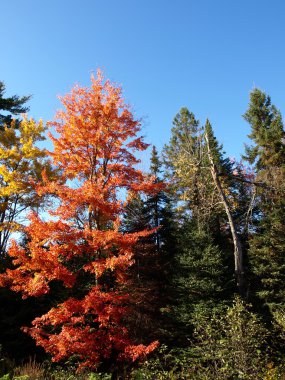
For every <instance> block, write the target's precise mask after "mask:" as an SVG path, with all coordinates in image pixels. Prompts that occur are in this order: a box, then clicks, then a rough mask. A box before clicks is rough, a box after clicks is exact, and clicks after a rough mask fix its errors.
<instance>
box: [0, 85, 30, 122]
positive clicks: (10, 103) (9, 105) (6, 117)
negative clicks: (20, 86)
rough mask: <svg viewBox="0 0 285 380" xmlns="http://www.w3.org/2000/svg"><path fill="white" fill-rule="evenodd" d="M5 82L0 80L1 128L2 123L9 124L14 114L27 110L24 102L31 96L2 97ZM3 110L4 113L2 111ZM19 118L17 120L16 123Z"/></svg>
mask: <svg viewBox="0 0 285 380" xmlns="http://www.w3.org/2000/svg"><path fill="white" fill-rule="evenodd" d="M5 90H6V87H5V84H4V82H2V81H0V112H1V113H0V128H1V129H2V128H3V125H4V124H6V125H8V126H9V125H11V122H12V119H13V117H14V116H17V115H20V114H21V113H25V112H28V111H29V107H27V106H25V104H26V103H27V102H28V101H29V100H30V98H31V96H30V95H29V96H22V97H20V96H18V95H13V96H10V97H8V98H4V94H5ZM2 112H4V113H2ZM18 123H19V120H17V123H16V124H18Z"/></svg>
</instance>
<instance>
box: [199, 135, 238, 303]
mask: <svg viewBox="0 0 285 380" xmlns="http://www.w3.org/2000/svg"><path fill="white" fill-rule="evenodd" d="M205 140H206V144H207V151H208V152H207V153H208V158H209V161H210V169H211V174H212V177H213V180H214V183H215V186H216V188H217V190H218V193H219V195H220V198H221V200H222V203H223V206H224V208H225V211H226V214H227V217H228V221H229V225H230V229H231V234H232V239H233V244H234V260H235V276H236V283H237V287H238V290H239V293H240V295H241V296H244V292H245V279H244V268H243V252H242V245H241V242H240V239H239V236H238V233H237V229H236V225H235V222H234V220H233V216H232V213H231V209H230V206H229V203H228V201H227V198H226V196H225V193H224V190H223V188H222V185H221V181H220V178H219V175H218V170H217V167H216V165H215V163H214V160H213V156H212V151H211V147H210V143H209V139H208V135H207V133H206V134H205Z"/></svg>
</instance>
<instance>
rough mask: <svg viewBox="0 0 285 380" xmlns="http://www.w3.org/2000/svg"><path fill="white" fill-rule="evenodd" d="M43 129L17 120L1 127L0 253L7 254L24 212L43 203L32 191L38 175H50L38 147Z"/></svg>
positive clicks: (19, 227)
mask: <svg viewBox="0 0 285 380" xmlns="http://www.w3.org/2000/svg"><path fill="white" fill-rule="evenodd" d="M45 129H46V128H45V126H44V125H43V123H42V122H41V121H40V122H38V123H37V122H35V121H34V120H33V119H27V118H24V120H22V121H21V122H20V123H19V124H18V125H17V122H16V120H13V121H12V123H11V124H10V125H4V126H3V129H2V131H1V133H0V253H1V254H4V253H5V252H6V248H7V243H8V240H9V237H10V235H11V233H12V232H15V231H20V230H21V229H22V223H23V221H24V217H25V214H26V212H27V211H28V210H35V209H37V208H38V207H39V206H40V205H41V203H42V200H43V199H41V197H40V196H39V195H38V194H37V193H36V189H35V187H36V184H37V183H39V182H40V181H41V178H42V177H41V172H42V171H43V170H44V169H45V170H46V173H47V175H48V176H50V175H52V173H53V170H52V169H51V165H50V163H49V160H48V159H47V157H46V155H47V153H46V150H45V149H42V148H40V147H39V146H37V143H38V142H39V141H42V140H44V139H45V137H44V132H45ZM54 174H55V172H54Z"/></svg>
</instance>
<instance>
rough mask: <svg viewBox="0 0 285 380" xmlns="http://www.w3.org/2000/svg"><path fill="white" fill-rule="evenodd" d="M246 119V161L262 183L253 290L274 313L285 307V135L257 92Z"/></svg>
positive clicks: (253, 251)
mask: <svg viewBox="0 0 285 380" xmlns="http://www.w3.org/2000/svg"><path fill="white" fill-rule="evenodd" d="M244 117H245V119H246V120H247V121H248V122H249V124H250V125H251V134H250V135H249V137H250V138H251V139H252V141H253V142H254V145H253V146H252V147H246V158H247V160H248V161H249V162H250V163H252V164H254V168H255V171H256V181H257V182H258V183H261V184H262V186H258V187H257V206H258V209H259V218H258V225H257V226H256V227H255V230H254V231H253V234H252V238H251V240H250V250H249V257H250V264H251V270H252V272H253V274H254V276H255V277H254V279H253V281H252V288H253V291H254V293H255V294H257V295H258V296H259V297H260V298H261V299H262V300H263V302H264V303H265V304H267V305H269V306H271V307H272V308H273V310H274V309H276V307H278V308H280V307H285V302H284V299H285V298H284V296H285V256H284V251H285V239H284V236H285V227H284V220H285V201H284V199H285V197H284V195H285V186H284V182H285V145H284V143H285V141H284V136H285V132H284V126H283V122H282V117H281V114H280V112H279V111H278V110H277V109H276V107H275V106H274V105H272V104H271V100H270V97H269V96H268V95H266V94H265V93H263V92H262V91H260V90H258V89H254V90H253V91H252V93H251V95H250V103H249V107H248V110H247V111H246V113H245V115H244Z"/></svg>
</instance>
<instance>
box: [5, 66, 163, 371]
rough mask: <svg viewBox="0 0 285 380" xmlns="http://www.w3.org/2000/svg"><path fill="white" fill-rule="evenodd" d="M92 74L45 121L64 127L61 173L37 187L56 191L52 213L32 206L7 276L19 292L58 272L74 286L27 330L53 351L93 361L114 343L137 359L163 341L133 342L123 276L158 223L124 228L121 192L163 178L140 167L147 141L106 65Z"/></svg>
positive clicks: (27, 292) (149, 187)
mask: <svg viewBox="0 0 285 380" xmlns="http://www.w3.org/2000/svg"><path fill="white" fill-rule="evenodd" d="M91 82H92V83H91V87H90V88H82V87H79V86H75V87H74V88H73V90H72V91H71V93H70V94H68V95H66V96H64V97H62V98H61V101H62V104H63V106H64V107H65V109H64V110H62V111H59V112H58V113H57V115H56V121H53V122H50V123H49V125H50V126H52V127H54V128H55V130H56V132H57V134H58V136H59V137H54V136H52V134H50V138H51V139H52V141H53V144H54V151H53V152H52V153H50V155H51V157H52V159H53V163H54V165H55V166H57V167H58V168H59V169H60V170H61V173H62V178H61V179H60V180H58V181H57V182H52V181H49V180H48V179H47V178H44V179H45V183H44V185H43V186H39V187H38V189H37V191H38V192H39V194H50V195H52V196H53V197H54V199H56V201H55V202H54V207H51V208H50V209H49V210H46V211H47V212H49V213H50V215H51V216H52V219H51V220H50V221H43V220H42V219H41V218H40V217H39V216H37V215H34V214H33V215H31V216H30V225H29V226H28V227H27V229H26V232H27V235H28V237H29V242H28V243H27V246H26V247H25V248H23V247H20V246H19V245H17V244H16V243H13V245H12V247H11V249H10V251H9V255H10V256H11V257H12V258H13V260H14V261H13V262H14V265H15V268H14V269H13V270H8V271H7V273H6V274H4V275H3V276H2V280H1V281H2V284H3V283H4V284H9V286H10V287H11V288H12V289H14V290H15V291H20V292H22V294H23V297H27V296H40V295H44V294H46V293H48V292H49V288H50V286H51V282H52V281H54V280H57V281H61V283H62V287H63V288H66V289H69V290H68V291H67V292H66V294H69V296H68V297H67V296H66V301H65V302H63V303H61V304H59V305H58V306H57V307H55V308H53V309H51V310H50V311H49V312H48V313H47V314H45V315H43V316H42V317H40V318H37V319H36V320H34V321H33V327H32V328H30V329H26V331H29V333H30V334H31V335H32V336H33V337H34V338H35V339H36V342H37V344H39V345H41V346H43V347H44V348H45V350H46V351H47V352H49V353H50V354H52V356H53V359H54V360H55V361H59V360H64V359H66V358H68V357H70V356H74V355H75V356H76V357H77V359H78V361H79V362H81V365H82V366H91V367H92V366H96V363H98V362H99V361H100V360H102V359H103V358H108V357H110V356H111V353H112V355H114V352H115V353H117V357H118V358H121V359H126V358H129V359H132V360H135V359H136V358H137V357H140V356H142V355H145V354H147V353H148V352H150V351H151V350H153V349H154V348H155V346H156V344H157V343H153V344H151V345H149V346H148V347H146V346H144V345H135V344H133V343H131V341H130V338H129V333H128V331H127V329H126V327H124V326H123V325H122V318H123V316H124V315H125V313H126V312H128V309H127V306H126V305H127V304H128V296H127V295H126V294H123V292H122V289H123V286H122V284H124V281H126V271H127V269H128V267H129V266H130V265H131V264H132V256H133V246H134V244H135V243H136V242H137V240H138V239H139V237H141V236H146V235H147V234H149V233H151V232H152V231H143V232H141V233H133V234H123V233H122V232H121V231H120V217H121V215H122V213H123V211H124V201H123V200H122V199H120V197H119V194H120V192H121V190H122V189H125V190H130V191H132V192H134V193H135V192H138V191H142V192H148V193H152V192H156V191H158V190H159V187H161V185H158V184H154V183H153V181H152V180H151V179H150V178H148V177H147V176H145V175H144V174H143V173H142V172H141V171H139V170H138V169H136V167H135V164H137V163H138V160H137V158H136V157H135V153H136V151H140V150H144V149H146V148H147V144H145V143H144V142H143V140H142V138H141V137H138V136H137V134H138V132H139V131H140V122H139V121H137V120H135V119H134V117H133V115H132V113H131V112H130V109H129V108H128V106H126V105H125V103H124V101H123V99H122V95H121V89H120V88H119V87H116V86H114V85H112V84H111V83H110V82H109V81H106V82H104V80H103V78H102V75H101V73H100V72H98V77H97V79H95V78H94V77H92V78H91ZM83 278H84V281H83V280H82V279H83ZM70 295H72V297H70ZM69 297H70V298H69Z"/></svg>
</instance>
